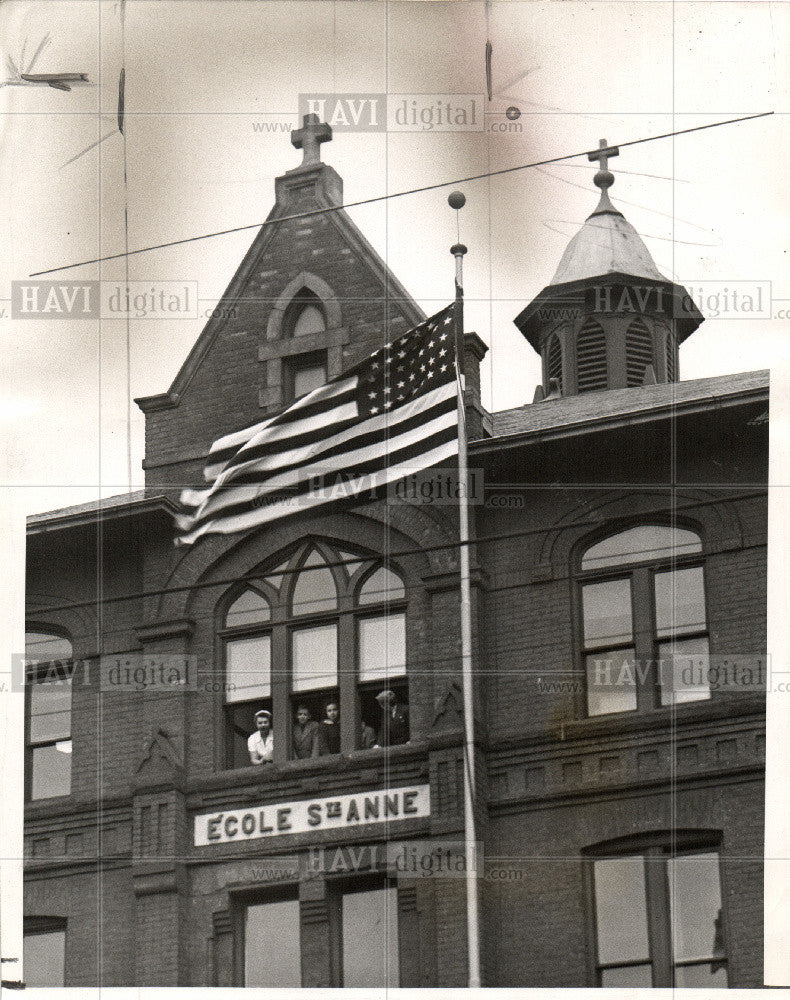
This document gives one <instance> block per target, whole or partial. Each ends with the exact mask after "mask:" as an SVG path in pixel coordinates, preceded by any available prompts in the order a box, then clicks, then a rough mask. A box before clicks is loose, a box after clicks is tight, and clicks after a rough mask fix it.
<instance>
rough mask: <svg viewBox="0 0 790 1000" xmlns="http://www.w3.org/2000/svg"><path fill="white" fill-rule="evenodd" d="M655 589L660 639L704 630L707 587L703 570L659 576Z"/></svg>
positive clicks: (660, 574)
mask: <svg viewBox="0 0 790 1000" xmlns="http://www.w3.org/2000/svg"><path fill="white" fill-rule="evenodd" d="M655 587H656V632H657V634H658V635H659V636H665V635H672V634H673V633H674V632H693V631H701V630H702V629H704V628H705V585H704V583H703V580H702V567H701V566H694V567H692V568H691V569H678V570H675V571H674V572H667V573H656V577H655Z"/></svg>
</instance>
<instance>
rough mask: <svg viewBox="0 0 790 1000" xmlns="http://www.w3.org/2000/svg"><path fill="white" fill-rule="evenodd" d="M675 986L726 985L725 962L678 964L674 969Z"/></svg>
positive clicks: (690, 987) (692, 987) (719, 986)
mask: <svg viewBox="0 0 790 1000" xmlns="http://www.w3.org/2000/svg"><path fill="white" fill-rule="evenodd" d="M675 986H685V987H687V988H689V989H702V988H704V987H705V986H711V987H713V988H714V989H716V988H724V987H726V986H727V963H726V962H710V963H707V962H706V963H705V964H703V965H679V966H678V967H677V968H676V969H675Z"/></svg>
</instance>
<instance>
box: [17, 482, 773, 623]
mask: <svg viewBox="0 0 790 1000" xmlns="http://www.w3.org/2000/svg"><path fill="white" fill-rule="evenodd" d="M763 497H765V490H750V491H748V492H743V493H739V495H738V499H739V500H750V499H761V498H763ZM716 502H718V501H715V500H708V501H706V500H702V501H700V500H690V501H688V503H683V504H675V505H674V506H673V511H677V510H689V509H695V508H698V507H706V506H709V505H710V504H712V503H716ZM656 516H657V517H659V518H660V512H657V514H656ZM600 524H601V522H600V520H599V519H597V518H595V517H588V518H584V519H582V520H578V521H574V523H573V524H570V525H564V526H563V527H566V528H569V529H578V528H592V527H596V526H598V527H600ZM549 530H551V526H549V527H547V526H546V525H542V526H541V527H536V528H530V529H527V530H521V531H510V532H503V533H501V534H496V535H480V536H478V537H477V538H474V539H472V540H471V542H470V544H471V545H474V546H480V545H487V544H490V543H492V542H505V541H514V540H517V539H521V538H529V537H531V536H532V535H540V534H546V532H547V531H549ZM338 544H339V545H341V544H342V545H345V543H340V542H338ZM461 544H462V543H461V542H460V541H457V540H455V539H449V540H448V541H446V542H439V543H437V544H435V545H423V546H417V547H415V548H411V549H401V550H399V551H397V552H391V551H390V552H388V554H387V557H386V560H385V561H387V562H395V563H397V561H398V560H399V559H401V558H402V557H404V556H410V555H420V554H422V553H429V552H442V551H445V550H448V549H456V548H459V547H460V545H461ZM696 556H697V558H702V559H704V558H705V553H704V552H703V553H701V554H700V553H696ZM382 559H383V557H382V555H380V554H374V555H362V556H357V557H355V558H351V559H335V560H327V561H326V562H325V563H324V564H323V565H325V566H327V567H330V568H331V567H340V566H345V565H347V564H353V563H356V562H359V561H360V560H362V561H369V562H371V563H375V562H378V563H381V562H382ZM305 568H307V569H311V568H313V567H304V566H296V567H294V568H293V569H288V568H285V569H283V570H279V571H278V572H275V570H258V571H255V570H253V571H250V572H249V573H248V574H245V575H244V576H233V577H228V578H225V579H219V580H202V581H194V582H193V583H188V584H183V585H181V586H177V587H164V588H161V589H158V590H142V591H138V592H136V593H135V592H133V593H128V594H115V595H113V596H112V597H95V598H93V599H92V600H87V601H74V602H68V603H64V604H52V605H50V606H48V607H43V608H30V614H29V618H30V620H31V622H36V621H38V620H40V619H41V616H43V615H47V614H50V613H52V612H57V611H74V610H77V609H79V608H92V607H95V606H96V605H97V604H101V605H106V604H117V603H119V602H121V601H142V600H145V599H146V598H151V597H165V596H167V595H169V594H178V593H183V592H195V591H198V590H204V589H208V588H211V587H227V586H230V585H231V584H234V583H238V584H241V583H254V582H255V580H259V579H261V578H265V577H266V576H280V575H282V576H286V575H291V574H294V573H298V572H302V570H304V569H305ZM456 573H458V568H457V566H456V567H453V568H452V569H448V570H447V574H448V575H452V574H456Z"/></svg>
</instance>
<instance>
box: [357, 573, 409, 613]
mask: <svg viewBox="0 0 790 1000" xmlns="http://www.w3.org/2000/svg"><path fill="white" fill-rule="evenodd" d="M405 594H406V591H405V590H404V588H403V580H401V578H400V577H399V576H398V575H397V574H396V573H393V572H392V570H389V569H386V568H385V567H384V566H381V567H380V568H379V569H377V570H376V572H375V573H373V574H372V575H371V576H369V577H368V578H367V580H365V582H364V583H363V584H362V586H361V587H360V590H359V601H358V603H359V604H377V603H378V602H379V601H397V600H401V599H402V598H403V597H405Z"/></svg>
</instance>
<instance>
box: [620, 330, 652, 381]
mask: <svg viewBox="0 0 790 1000" xmlns="http://www.w3.org/2000/svg"><path fill="white" fill-rule="evenodd" d="M652 364H653V340H652V338H651V336H650V331H649V330H648V328H647V326H646V325H645V322H644V320H642V319H635V320H634V321H633V323H632V324H631V325H630V326H629V327H628V330H627V331H626V335H625V371H626V384H627V385H629V386H632V385H642V382H643V381H644V378H645V368H647V366H648V365H652Z"/></svg>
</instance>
